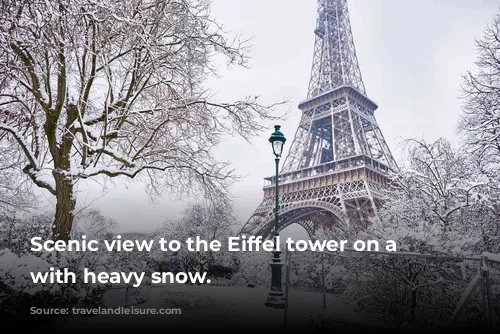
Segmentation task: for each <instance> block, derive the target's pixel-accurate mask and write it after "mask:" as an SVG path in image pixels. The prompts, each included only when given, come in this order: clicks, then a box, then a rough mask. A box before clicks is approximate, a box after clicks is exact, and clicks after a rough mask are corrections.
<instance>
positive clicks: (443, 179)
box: [401, 138, 486, 231]
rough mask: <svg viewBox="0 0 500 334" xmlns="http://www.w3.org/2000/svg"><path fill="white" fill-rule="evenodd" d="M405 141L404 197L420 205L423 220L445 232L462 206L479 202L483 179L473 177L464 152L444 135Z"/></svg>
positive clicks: (460, 211)
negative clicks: (442, 136) (433, 138)
mask: <svg viewBox="0 0 500 334" xmlns="http://www.w3.org/2000/svg"><path fill="white" fill-rule="evenodd" d="M406 143H407V149H408V168H407V169H406V170H405V171H403V172H402V176H401V181H402V182H401V185H402V186H403V188H404V197H406V198H407V199H409V200H410V201H412V202H415V203H420V204H421V205H422V207H423V208H424V209H423V210H424V211H422V214H423V215H425V216H426V218H425V219H424V220H426V221H427V222H429V223H431V224H435V225H438V226H441V227H442V228H443V230H444V231H449V230H450V228H451V225H453V223H454V222H457V217H461V215H462V214H463V212H464V209H465V208H469V207H472V206H473V205H474V204H476V203H477V202H478V201H479V199H478V193H480V191H481V189H482V187H483V186H484V185H485V183H486V181H484V182H481V180H479V179H478V178H477V173H475V172H474V169H473V164H472V161H471V160H470V159H468V157H467V155H465V154H463V152H460V151H458V150H456V149H455V148H453V147H452V145H451V144H450V143H449V142H448V141H447V140H446V139H444V138H440V139H438V140H436V141H435V142H433V143H427V142H425V141H424V140H416V139H411V140H408V141H407V142H406ZM415 209H416V208H415ZM458 220H460V219H458Z"/></svg>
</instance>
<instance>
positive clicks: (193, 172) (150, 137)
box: [0, 0, 282, 240]
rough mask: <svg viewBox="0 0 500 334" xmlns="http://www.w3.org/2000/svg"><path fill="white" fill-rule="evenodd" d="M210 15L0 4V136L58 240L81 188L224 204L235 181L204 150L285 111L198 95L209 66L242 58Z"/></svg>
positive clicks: (194, 10)
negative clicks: (105, 180) (116, 180)
mask: <svg viewBox="0 0 500 334" xmlns="http://www.w3.org/2000/svg"><path fill="white" fill-rule="evenodd" d="M209 9H210V2H209V1H205V0H202V1H199V0H197V1H195V0H174V1H167V2H165V1H160V0H148V1H138V0H132V1H121V0H105V1H99V2H97V1H92V0H71V1H62V0H61V1H45V2H36V1H23V2H17V1H5V2H3V3H2V4H1V5H0V10H1V11H2V15H1V19H0V29H1V37H0V38H1V47H0V64H1V65H0V66H1V68H0V73H1V77H0V86H1V91H0V135H2V137H1V138H2V141H6V142H8V143H9V144H10V145H17V146H18V147H19V148H20V150H19V153H20V155H21V157H22V160H24V161H25V163H24V165H23V166H20V169H22V171H24V173H26V175H28V176H29V177H30V179H31V180H32V181H33V183H34V184H35V185H37V186H38V187H41V188H44V189H46V190H48V191H49V192H50V193H51V194H53V195H54V196H55V197H56V202H57V204H56V214H55V221H54V230H53V236H54V237H55V238H59V239H62V240H66V239H68V238H69V235H70V231H71V228H72V224H73V210H74V208H75V198H74V195H73V191H74V186H75V184H76V183H77V182H78V181H79V180H81V179H87V178H91V177H98V176H105V177H115V176H124V177H129V178H134V177H136V176H145V177H148V182H150V183H151V186H150V189H153V190H154V191H155V194H157V193H159V192H162V191H170V190H173V189H174V188H175V189H178V190H191V191H196V192H201V193H203V194H204V195H205V196H206V197H208V198H215V197H221V196H222V197H224V196H226V195H227V193H226V189H227V186H228V185H229V184H230V183H231V182H232V181H234V180H236V179H237V176H236V175H234V171H233V169H232V168H231V166H230V165H229V164H228V163H225V162H220V161H217V160H216V158H215V157H214V156H213V153H212V148H213V147H214V146H216V145H217V144H218V143H219V142H220V140H221V138H222V137H223V136H224V135H228V134H229V135H234V134H236V135H239V136H242V137H243V138H245V139H247V140H249V139H250V137H251V136H253V135H255V134H257V133H259V132H260V131H261V130H262V129H263V128H264V125H263V121H264V120H273V119H277V118H279V117H281V116H282V115H279V116H277V115H275V114H274V113H273V111H274V109H275V107H277V106H278V105H281V104H282V102H278V103H271V104H269V105H264V104H261V103H260V100H259V98H258V97H257V96H248V97H246V98H243V99H241V100H238V101H236V102H224V101H218V100H216V99H215V98H214V96H212V95H211V93H210V91H208V90H206V89H205V88H204V86H203V84H204V82H205V79H206V78H207V77H208V76H209V75H212V74H213V73H215V66H214V60H215V59H216V58H217V57H219V58H220V57H222V58H224V59H225V60H227V64H228V65H238V66H246V61H247V53H246V45H245V43H244V42H240V41H239V39H234V40H230V39H229V38H228V37H227V35H226V33H225V32H224V31H223V30H222V28H221V27H220V26H219V25H218V24H217V23H215V22H214V21H213V20H212V19H211V18H210V16H209ZM5 134H7V135H5ZM146 171H147V172H146Z"/></svg>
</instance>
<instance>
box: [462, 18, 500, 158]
mask: <svg viewBox="0 0 500 334" xmlns="http://www.w3.org/2000/svg"><path fill="white" fill-rule="evenodd" d="M476 47H477V51H478V58H477V61H476V62H475V64H476V66H477V71H476V72H472V71H468V72H467V73H466V74H465V75H464V78H463V85H462V90H463V93H464V96H463V97H464V100H465V104H464V107H463V115H462V119H461V122H460V123H459V131H460V132H461V133H462V134H463V135H464V137H465V144H466V146H467V148H468V149H469V150H470V151H471V152H472V153H474V154H475V155H477V156H478V157H479V158H480V160H481V162H482V163H483V165H485V164H486V165H488V164H490V163H498V162H500V13H498V14H496V15H495V17H494V19H493V21H492V23H491V24H489V25H488V26H487V28H486V30H485V32H484V36H483V37H482V39H479V40H476Z"/></svg>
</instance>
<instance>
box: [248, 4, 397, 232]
mask: <svg viewBox="0 0 500 334" xmlns="http://www.w3.org/2000/svg"><path fill="white" fill-rule="evenodd" d="M314 34H315V44H314V56H313V62H312V69H311V77H310V82H309V88H308V93H307V99H306V100H305V101H303V102H301V103H300V104H299V106H298V108H299V109H300V110H301V111H302V117H301V120H300V123H299V124H298V127H297V130H296V132H295V136H294V139H293V142H292V144H291V147H290V150H289V153H288V156H287V157H286V158H285V160H284V163H283V166H282V168H281V171H280V173H279V180H278V181H279V184H278V186H279V210H278V212H279V216H280V230H282V229H284V228H286V227H287V226H289V225H291V224H299V225H301V226H302V227H304V229H305V230H306V231H307V232H308V234H309V235H310V236H312V235H313V234H314V232H315V230H316V229H317V228H318V227H319V226H322V227H324V228H330V229H334V230H335V231H337V232H338V233H343V232H346V231H348V230H350V231H353V230H354V231H356V230H359V229H363V228H366V226H367V225H368V224H369V219H370V218H371V217H376V216H377V210H378V209H379V208H380V206H381V205H382V204H383V202H384V201H385V200H386V199H387V198H388V194H390V190H389V187H390V185H391V178H390V173H391V172H392V171H395V170H397V168H398V167H397V164H396V162H395V160H394V158H393V156H392V153H391V151H390V149H389V147H388V145H387V143H386V141H385V139H384V137H383V135H382V131H381V130H380V128H379V126H378V124H377V121H376V119H375V110H376V109H377V108H378V106H377V104H376V103H375V102H373V101H372V100H371V99H369V98H368V96H367V95H366V90H365V86H364V83H363V79H362V76H361V71H360V68H359V64H358V59H357V56H356V50H355V47H354V40H353V35H352V32H351V24H350V21H349V12H348V7H347V0H318V10H317V24H316V29H315V31H314ZM265 182H266V184H265V186H264V188H263V190H264V199H263V201H262V202H261V204H260V205H259V206H258V208H257V209H256V210H255V212H254V213H253V215H252V216H251V217H250V219H249V220H248V222H247V223H246V224H245V225H244V226H243V228H242V230H241V232H240V234H249V235H261V236H264V237H270V236H271V235H272V232H273V228H274V199H275V186H276V177H275V176H272V177H267V178H265Z"/></svg>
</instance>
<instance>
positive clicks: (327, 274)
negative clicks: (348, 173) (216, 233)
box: [284, 249, 500, 328]
mask: <svg viewBox="0 0 500 334" xmlns="http://www.w3.org/2000/svg"><path fill="white" fill-rule="evenodd" d="M285 263H286V265H285V282H284V283H285V296H286V308H285V326H286V322H287V317H288V309H289V308H290V307H293V305H294V299H293V294H292V295H291V294H290V290H291V289H302V290H308V291H310V292H318V298H321V303H322V308H323V310H325V311H327V310H330V311H332V312H329V313H330V314H334V313H336V312H337V313H338V312H341V313H342V314H344V315H346V316H347V314H348V313H350V314H352V315H353V321H354V322H358V323H359V324H360V326H361V324H362V323H363V320H364V321H366V322H368V323H370V324H373V323H375V322H378V323H380V324H381V325H384V324H385V325H404V324H412V325H425V326H429V325H431V326H436V327H441V328H443V327H457V326H462V327H469V326H471V327H486V328H493V327H494V326H499V324H498V314H500V297H499V295H500V293H499V292H500V259H498V258H494V257H489V256H471V257H452V256H440V255H430V254H418V253H405V252H382V251H380V252H375V251H361V252H360V251H355V250H352V249H345V250H344V252H340V253H339V252H337V253H333V252H314V251H306V252H287V253H285ZM319 296H321V297H319ZM326 314H328V312H327V313H326ZM362 319H363V320H362Z"/></svg>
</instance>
